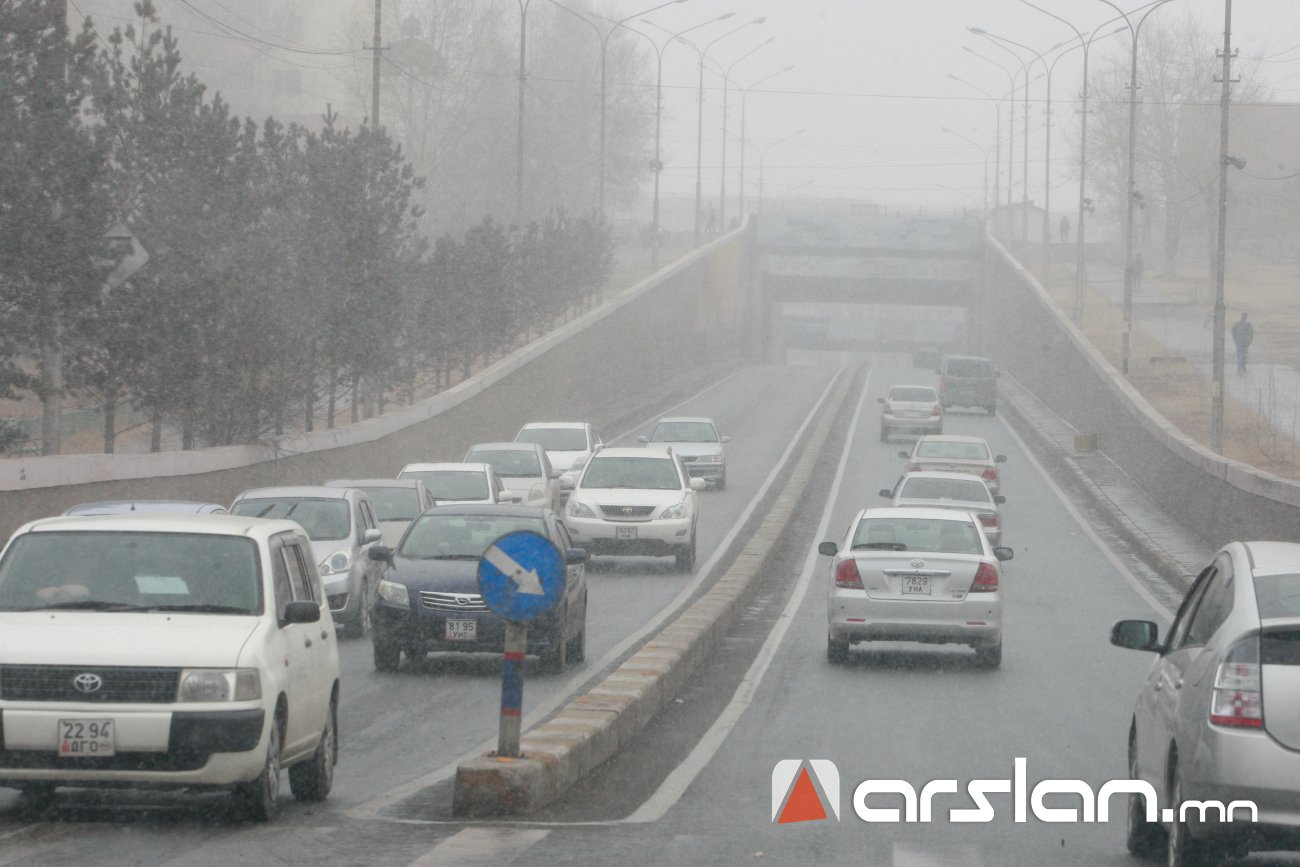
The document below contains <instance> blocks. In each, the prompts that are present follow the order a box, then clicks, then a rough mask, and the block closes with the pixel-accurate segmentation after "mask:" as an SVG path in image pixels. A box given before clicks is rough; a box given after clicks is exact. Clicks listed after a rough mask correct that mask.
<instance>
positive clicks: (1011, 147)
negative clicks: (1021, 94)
mask: <svg viewBox="0 0 1300 867" xmlns="http://www.w3.org/2000/svg"><path fill="white" fill-rule="evenodd" d="M961 50H962V51H965V52H966V53H967V54H971V55H974V56H975V57H978V58H979V59H980V60H983V61H984V62H985V63H989V64H992V65H993V66H996V67H997V68H998V69H1000V70H1002V74H1003V75H1005V76H1006V77H1007V81H1008V83H1009V84H1010V87H1009V88H1008V91H1007V96H1008V97H1010V99H1009V100H1008V102H1009V103H1010V110H1009V111H1008V112H1007V115H1008V116H1007V209H1008V211H1010V209H1011V204H1012V202H1014V201H1015V199H1014V198H1013V193H1012V192H1011V184H1012V183H1013V179H1014V177H1015V173H1016V170H1015V165H1016V77H1015V75H1013V74H1012V72H1011V70H1009V69H1007V68H1006V67H1005V66H1003V65H1002V64H1001V63H998V62H997V61H996V60H994V59H993V58H991V57H989V56H988V55H986V54H980V53H979V52H978V51H976V50H975V49H974V48H971V47H970V46H969V45H963V46H962V47H961ZM1020 66H1021V68H1023V67H1024V64H1023V63H1021V64H1020ZM973 86H974V85H972V87H973ZM1007 228H1008V230H1010V228H1011V227H1010V224H1009V223H1008V226H1007ZM1007 234H1008V235H1010V234H1011V233H1010V231H1008V232H1007Z"/></svg>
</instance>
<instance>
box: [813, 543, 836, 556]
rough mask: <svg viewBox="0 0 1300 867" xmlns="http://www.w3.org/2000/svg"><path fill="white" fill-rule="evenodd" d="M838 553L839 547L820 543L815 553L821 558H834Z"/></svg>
mask: <svg viewBox="0 0 1300 867" xmlns="http://www.w3.org/2000/svg"><path fill="white" fill-rule="evenodd" d="M839 552H840V546H839V545H836V544H835V543H834V542H822V543H821V544H819V545H818V546H817V553H818V554H821V555H822V556H823V557H834V556H835V555H836V554H838V553H839Z"/></svg>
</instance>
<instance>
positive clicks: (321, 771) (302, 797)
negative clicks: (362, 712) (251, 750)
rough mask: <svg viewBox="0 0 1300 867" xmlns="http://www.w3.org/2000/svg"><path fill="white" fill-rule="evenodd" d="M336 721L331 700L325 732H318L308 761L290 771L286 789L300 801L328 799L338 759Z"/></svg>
mask: <svg viewBox="0 0 1300 867" xmlns="http://www.w3.org/2000/svg"><path fill="white" fill-rule="evenodd" d="M338 718H339V714H338V701H337V699H330V709H329V713H327V714H326V715H325V730H324V731H323V732H321V736H320V743H318V744H317V745H316V752H314V753H312V757H311V758H310V759H308V760H307V761H305V762H299V763H298V764H296V765H294V766H293V767H291V768H289V790H290V791H291V792H293V796H294V798H296V799H297V800H299V801H307V802H309V803H312V802H318V801H323V800H325V799H326V798H328V797H329V793H330V788H332V787H333V785H334V765H335V763H336V762H338V758H339V728H338Z"/></svg>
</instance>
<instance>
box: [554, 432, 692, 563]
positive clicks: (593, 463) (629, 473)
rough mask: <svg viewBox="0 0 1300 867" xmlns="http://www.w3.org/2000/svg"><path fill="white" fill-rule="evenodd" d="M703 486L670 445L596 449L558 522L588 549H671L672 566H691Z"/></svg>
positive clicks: (656, 552) (606, 551)
mask: <svg viewBox="0 0 1300 867" xmlns="http://www.w3.org/2000/svg"><path fill="white" fill-rule="evenodd" d="M704 488H705V482H704V480H703V479H692V478H691V477H690V476H689V475H687V473H686V470H685V469H684V468H683V467H682V463H681V461H679V460H678V459H677V457H676V456H675V455H674V454H673V452H672V450H671V449H666V448H653V447H651V448H634V449H602V450H600V451H598V452H596V453H595V454H594V455H592V458H591V460H590V461H588V462H587V467H586V469H585V470H583V473H582V476H581V477H580V478H579V479H578V483H577V485H576V486H575V487H574V489H573V494H572V495H570V497H569V505H568V507H567V509H566V510H565V517H564V524H565V526H566V527H568V529H569V533H570V534H571V535H572V536H573V542H574V544H575V545H577V546H578V547H581V548H584V549H586V550H587V552H588V553H591V554H644V555H649V556H664V555H669V554H671V555H672V556H673V557H675V558H676V560H677V568H678V569H692V568H694V567H695V544H696V528H697V524H698V521H699V508H698V505H699V502H698V501H699V496H698V494H697V492H698V491H702V490H704Z"/></svg>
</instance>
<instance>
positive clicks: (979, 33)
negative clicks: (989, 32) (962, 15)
mask: <svg viewBox="0 0 1300 867" xmlns="http://www.w3.org/2000/svg"><path fill="white" fill-rule="evenodd" d="M966 29H967V30H969V31H970V32H971V33H974V34H975V35H976V36H983V35H984V31H983V30H981V29H980V28H978V27H967V28H966Z"/></svg>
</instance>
